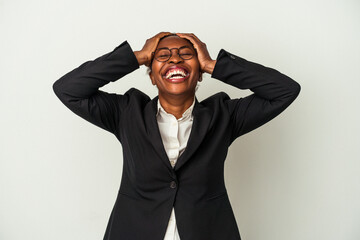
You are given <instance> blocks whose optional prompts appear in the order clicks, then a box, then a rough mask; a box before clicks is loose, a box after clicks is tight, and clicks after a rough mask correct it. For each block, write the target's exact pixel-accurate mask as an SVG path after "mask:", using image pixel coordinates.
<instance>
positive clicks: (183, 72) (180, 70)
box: [166, 69, 186, 79]
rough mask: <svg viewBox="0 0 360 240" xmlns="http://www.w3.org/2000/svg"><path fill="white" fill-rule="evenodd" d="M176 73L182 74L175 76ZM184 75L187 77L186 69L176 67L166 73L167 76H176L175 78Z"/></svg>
mask: <svg viewBox="0 0 360 240" xmlns="http://www.w3.org/2000/svg"><path fill="white" fill-rule="evenodd" d="M176 74H179V75H181V76H176V77H173V76H174V75H176ZM183 77H186V73H185V71H184V70H182V69H174V70H170V71H168V72H167V74H166V78H175V79H179V78H183Z"/></svg>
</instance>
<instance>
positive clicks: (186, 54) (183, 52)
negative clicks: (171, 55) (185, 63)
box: [179, 47, 194, 60]
mask: <svg viewBox="0 0 360 240" xmlns="http://www.w3.org/2000/svg"><path fill="white" fill-rule="evenodd" d="M179 55H180V57H181V58H182V59H185V60H187V59H190V58H192V57H193V56H194V52H193V51H192V50H191V49H190V48H188V47H185V48H180V49H179Z"/></svg>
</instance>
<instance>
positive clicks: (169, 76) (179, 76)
mask: <svg viewBox="0 0 360 240" xmlns="http://www.w3.org/2000/svg"><path fill="white" fill-rule="evenodd" d="M189 75H190V73H189V72H188V71H187V70H186V69H185V68H181V67H175V68H170V69H169V70H168V71H167V72H166V73H165V75H164V76H163V77H164V78H165V79H166V80H168V81H171V82H178V81H183V80H185V79H186V78H188V77H189Z"/></svg>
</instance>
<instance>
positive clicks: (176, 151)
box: [156, 97, 195, 240]
mask: <svg viewBox="0 0 360 240" xmlns="http://www.w3.org/2000/svg"><path fill="white" fill-rule="evenodd" d="M157 104H158V111H157V114H156V119H157V123H158V126H159V130H160V135H161V139H162V142H163V145H164V148H165V151H166V154H167V156H168V158H169V160H170V163H171V166H172V167H175V164H176V161H177V159H178V158H179V156H180V155H181V154H182V153H183V152H184V150H185V148H186V145H187V142H188V139H189V136H190V132H191V127H192V123H193V115H192V110H193V108H194V105H195V97H194V102H193V104H192V105H191V106H190V107H189V108H188V109H187V110H186V111H185V112H184V113H183V115H182V117H181V118H179V119H176V117H175V116H174V115H172V114H169V113H167V112H166V111H165V110H164V109H163V107H162V106H161V104H160V101H159V100H158V103H157ZM164 240H180V236H179V233H178V231H177V227H176V219H175V211H174V208H172V212H171V216H170V220H169V224H168V227H167V230H166V234H165V237H164Z"/></svg>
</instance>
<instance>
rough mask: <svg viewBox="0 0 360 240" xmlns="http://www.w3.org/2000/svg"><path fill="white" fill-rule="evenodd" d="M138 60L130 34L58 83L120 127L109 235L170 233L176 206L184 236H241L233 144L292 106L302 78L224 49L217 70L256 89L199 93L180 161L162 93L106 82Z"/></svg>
mask: <svg viewBox="0 0 360 240" xmlns="http://www.w3.org/2000/svg"><path fill="white" fill-rule="evenodd" d="M137 68H139V64H138V62H137V60H136V57H135V55H134V53H133V51H132V49H131V47H130V45H129V44H128V43H127V41H124V42H123V43H122V44H120V45H119V46H118V47H116V48H115V49H114V50H113V51H111V52H109V53H107V54H104V55H103V56H101V57H98V58H96V59H95V60H93V61H87V62H85V63H83V64H82V65H80V66H79V67H78V68H76V69H74V70H72V71H71V72H69V73H67V74H66V75H64V76H63V77H61V78H60V79H59V80H57V81H56V82H55V83H54V84H53V90H54V91H55V94H56V95H57V96H58V98H59V99H60V100H61V101H62V102H63V103H64V104H65V105H66V106H67V107H68V108H69V109H70V110H71V111H73V112H74V113H75V114H77V115H79V116H80V117H82V118H84V119H85V120H87V121H89V122H91V123H93V124H95V125H97V126H99V127H101V128H103V129H105V130H107V131H109V132H111V133H113V134H114V135H115V136H116V137H117V139H118V140H119V141H120V143H121V144H122V147H123V172H122V179H121V184H120V189H119V192H118V196H117V199H116V203H115V206H114V208H113V210H112V213H111V216H110V219H109V222H108V225H107V229H106V232H105V236H104V239H106V240H145V239H148V240H163V238H164V236H165V232H166V228H167V225H168V221H169V218H170V214H171V210H172V207H173V206H174V207H175V215H176V222H177V227H178V231H179V235H180V238H181V240H239V239H240V234H239V230H238V226H237V223H236V220H235V217H234V214H233V210H232V207H231V205H230V201H229V198H228V194H227V190H226V187H225V182H224V161H225V158H226V154H227V151H228V147H229V146H230V144H231V143H232V142H233V141H234V140H235V139H236V138H237V137H239V136H241V135H243V134H245V133H247V132H250V131H252V130H254V129H255V128H257V127H259V126H261V125H263V124H264V123H266V122H268V121H270V120H271V119H273V118H274V117H276V116H277V115H278V114H280V113H281V112H282V111H283V110H284V109H286V108H287V107H288V106H289V105H290V104H291V103H292V102H293V101H294V100H295V98H296V97H297V96H298V94H299V92H300V85H299V84H298V83H297V82H295V81H294V80H292V79H291V78H289V77H287V76H285V75H283V74H282V73H280V72H278V71H277V70H274V69H271V68H268V67H265V66H262V65H260V64H256V63H253V62H250V61H247V60H245V59H243V58H240V57H238V56H235V55H233V54H230V53H229V52H227V51H225V50H223V49H221V50H220V52H219V54H218V56H217V62H216V65H215V69H214V71H213V73H212V77H213V78H215V79H218V80H220V81H222V82H224V83H227V84H230V85H232V86H234V87H237V88H239V89H250V90H251V91H252V92H254V93H253V94H251V95H249V96H247V97H244V98H237V99H230V98H229V96H228V95H227V94H226V93H224V92H219V93H217V94H215V95H213V96H210V97H208V98H207V99H205V100H203V101H201V102H199V101H198V100H197V99H196V103H195V106H194V109H193V115H194V122H193V127H192V130H191V134H190V137H189V141H188V144H187V147H186V150H185V151H184V153H183V154H182V155H181V156H180V158H179V159H178V160H177V163H176V165H175V167H174V168H172V167H171V165H170V162H169V159H168V158H167V155H166V152H165V149H164V147H163V144H162V140H161V136H160V133H159V129H158V125H157V121H156V111H157V109H156V106H157V99H158V97H155V98H154V99H150V98H149V97H148V96H147V95H146V94H144V93H143V92H141V91H139V90H137V89H135V88H131V89H130V90H128V91H127V92H126V93H125V94H123V95H120V94H114V93H112V94H110V93H107V92H104V91H101V90H99V88H100V87H102V86H104V85H105V84H108V83H109V82H114V81H116V80H117V79H119V78H121V77H123V76H124V75H126V74H128V73H130V72H132V71H134V70H136V69H137Z"/></svg>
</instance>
